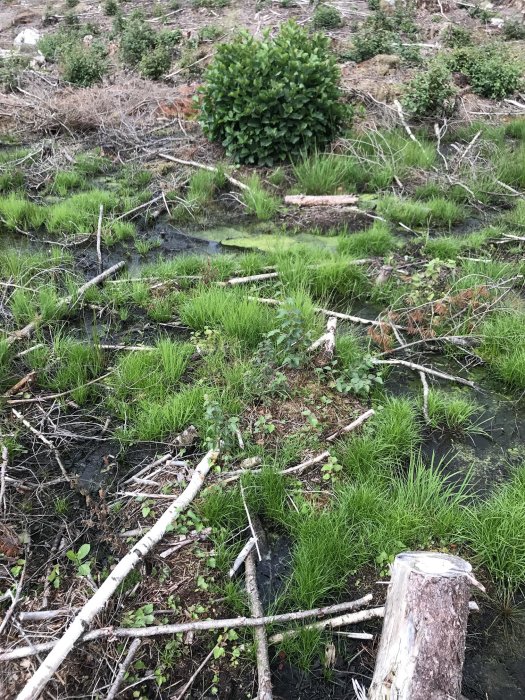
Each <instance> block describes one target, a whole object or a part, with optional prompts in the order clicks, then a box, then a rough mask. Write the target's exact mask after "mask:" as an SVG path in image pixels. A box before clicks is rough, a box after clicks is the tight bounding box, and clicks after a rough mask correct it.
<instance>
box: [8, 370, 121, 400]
mask: <svg viewBox="0 0 525 700" xmlns="http://www.w3.org/2000/svg"><path fill="white" fill-rule="evenodd" d="M112 374H113V370H111V372H107V373H106V374H103V375H102V376H100V377H96V379H91V380H90V381H89V382H86V383H85V384H81V385H80V386H76V387H73V389H67V390H66V391H60V392H59V393H57V394H39V395H38V396H31V397H30V398H28V399H9V401H6V403H7V404H8V405H9V406H19V405H21V404H24V403H40V402H42V401H53V400H54V399H60V398H61V397H62V396H68V395H69V394H72V393H73V392H74V391H77V389H83V388H84V387H86V386H91V385H92V384H97V383H98V382H101V381H102V380H103V379H107V378H108V377H110V376H111V375H112Z"/></svg>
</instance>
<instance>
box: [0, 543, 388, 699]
mask: <svg viewBox="0 0 525 700" xmlns="http://www.w3.org/2000/svg"><path fill="white" fill-rule="evenodd" d="M128 556H129V555H128ZM111 578H112V576H111V575H110V577H109V578H108V579H106V580H107V581H109V580H110V579H111ZM104 583H105V582H104ZM103 585H104V584H102V586H103ZM102 586H101V587H100V588H99V590H98V592H97V593H100V591H101V590H102ZM91 600H93V599H91ZM371 600H372V594H371V593H368V594H367V595H365V596H363V597H362V598H359V599H358V600H353V601H349V602H347V603H338V604H337V605H328V606H326V607H323V608H314V609H312V610H299V611H297V612H292V613H284V614H282V615H267V616H266V617H257V618H254V617H233V618H227V619H221V620H195V621H193V622H182V623H178V624H174V625H153V626H151V627H140V628H139V627H104V628H102V629H98V630H93V631H92V632H86V633H85V634H82V635H80V636H79V637H78V638H77V641H79V642H92V641H94V640H95V639H107V638H113V637H115V638H118V639H121V638H130V637H140V638H141V639H143V638H145V637H158V636H161V635H173V634H178V633H179V632H199V631H203V630H218V629H241V628H243V629H244V628H251V627H259V626H261V625H273V624H277V623H283V622H292V621H296V620H305V619H306V618H308V617H322V616H324V615H331V614H332V613H336V612H343V611H344V610H356V609H359V608H362V607H363V606H364V605H366V604H367V603H369V602H370V601H371ZM380 609H382V608H380ZM364 612H369V611H368V610H365V611H364ZM61 641H62V640H59V641H58V642H57V641H52V642H42V643H41V644H34V645H32V646H24V647H16V648H15V649H10V650H6V649H4V650H2V651H0V661H14V660H15V659H23V658H25V657H27V656H34V655H35V654H38V653H40V652H41V651H49V650H50V649H54V647H56V646H57V645H58V644H60V643H61ZM46 660H47V659H46ZM39 670H40V669H39ZM37 673H38V671H37ZM33 678H34V676H33ZM26 687H27V686H26ZM22 692H25V688H24V690H23V691H22ZM26 697H27V698H28V699H29V698H31V697H32V696H31V695H27V696H26ZM33 697H37V695H35V696H33ZM17 700H21V696H20V695H19V696H18V698H17Z"/></svg>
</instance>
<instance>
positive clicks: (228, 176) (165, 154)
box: [157, 153, 250, 192]
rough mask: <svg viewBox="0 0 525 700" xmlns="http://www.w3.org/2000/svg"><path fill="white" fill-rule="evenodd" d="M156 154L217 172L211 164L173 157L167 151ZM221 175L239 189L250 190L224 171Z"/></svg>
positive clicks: (193, 166)
mask: <svg viewBox="0 0 525 700" xmlns="http://www.w3.org/2000/svg"><path fill="white" fill-rule="evenodd" d="M157 155H158V156H159V158H164V159H165V160H171V161H172V162H173V163H179V165H188V166H190V167H192V168H200V169H201V170H207V171H208V172H210V173H218V172H219V169H218V168H215V167H214V166H213V165H204V163H197V161H195V160H182V159H181V158H175V157H174V156H170V155H168V154H167V153H157ZM223 175H224V177H225V178H226V179H227V180H228V182H229V183H230V184H232V185H233V186H234V187H238V188H239V189H240V190H244V191H245V192H248V191H249V190H250V188H249V187H248V185H245V184H244V182H241V181H240V180H237V179H236V178H234V177H232V176H231V175H227V174H226V173H223Z"/></svg>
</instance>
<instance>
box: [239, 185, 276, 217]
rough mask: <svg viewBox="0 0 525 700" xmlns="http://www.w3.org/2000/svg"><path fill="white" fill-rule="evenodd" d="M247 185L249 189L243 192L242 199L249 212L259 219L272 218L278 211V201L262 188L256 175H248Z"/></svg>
mask: <svg viewBox="0 0 525 700" xmlns="http://www.w3.org/2000/svg"><path fill="white" fill-rule="evenodd" d="M248 187H249V188H250V189H249V190H247V191H245V192H243V201H244V204H245V205H246V207H247V209H248V211H249V213H250V214H253V215H254V216H256V217H257V218H258V219H259V221H269V220H270V219H272V218H273V217H274V216H275V215H276V214H277V212H278V211H279V206H280V201H279V200H278V199H277V197H274V196H273V195H272V194H270V193H269V192H267V191H266V190H265V189H264V187H263V186H262V184H261V180H260V178H259V177H258V176H257V175H252V177H250V179H249V180H248Z"/></svg>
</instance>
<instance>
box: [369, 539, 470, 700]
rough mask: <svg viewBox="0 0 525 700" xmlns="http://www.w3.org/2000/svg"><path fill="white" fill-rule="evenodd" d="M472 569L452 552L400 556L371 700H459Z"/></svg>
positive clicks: (397, 558) (396, 560)
mask: <svg viewBox="0 0 525 700" xmlns="http://www.w3.org/2000/svg"><path fill="white" fill-rule="evenodd" d="M471 571H472V567H471V566H470V564H469V563H468V562H466V561H465V560H464V559H460V558H459V557H454V556H451V555H448V554H441V553H436V552H405V553H403V554H399V555H398V556H397V557H396V558H395V561H394V564H393V566H392V576H391V579H390V584H389V586H388V594H387V599H386V606H385V622H384V625H383V632H382V634H381V641H380V643H379V650H378V654H377V661H376V665H375V670H374V676H373V679H372V685H371V687H370V690H369V694H368V698H369V700H389V699H390V700H394V698H395V700H429V699H430V698H432V700H459V698H460V696H461V673H462V669H463V661H464V658H465V637H466V633H467V619H468V613H469V600H470V588H471V585H472V583H477V582H476V581H475V579H474V578H473V576H472V574H471ZM478 585H479V584H478Z"/></svg>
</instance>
